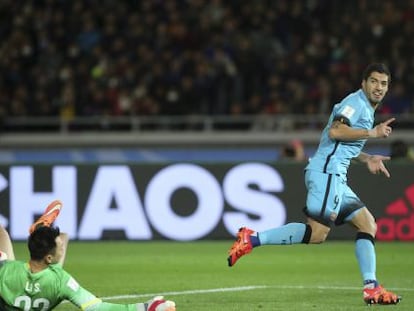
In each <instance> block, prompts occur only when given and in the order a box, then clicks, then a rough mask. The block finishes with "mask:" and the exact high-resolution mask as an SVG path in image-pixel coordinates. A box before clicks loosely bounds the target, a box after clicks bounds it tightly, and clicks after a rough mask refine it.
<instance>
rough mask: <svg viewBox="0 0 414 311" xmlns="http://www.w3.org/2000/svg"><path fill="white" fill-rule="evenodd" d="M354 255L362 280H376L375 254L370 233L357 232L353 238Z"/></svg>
mask: <svg viewBox="0 0 414 311" xmlns="http://www.w3.org/2000/svg"><path fill="white" fill-rule="evenodd" d="M355 255H356V258H357V260H358V265H359V270H360V271H361V275H362V279H363V281H367V280H374V281H375V280H376V279H377V278H376V255H375V245H374V238H373V236H372V235H370V234H368V233H364V232H359V233H358V234H357V237H356V240H355Z"/></svg>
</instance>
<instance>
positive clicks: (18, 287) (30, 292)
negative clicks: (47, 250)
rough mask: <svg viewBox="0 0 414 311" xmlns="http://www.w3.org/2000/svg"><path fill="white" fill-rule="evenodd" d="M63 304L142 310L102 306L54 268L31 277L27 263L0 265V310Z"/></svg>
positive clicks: (130, 308) (100, 310) (42, 310)
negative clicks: (67, 302) (68, 302)
mask: <svg viewBox="0 0 414 311" xmlns="http://www.w3.org/2000/svg"><path fill="white" fill-rule="evenodd" d="M63 300H69V301H70V302H71V303H72V304H74V305H76V306H77V307H78V308H80V309H82V310H87V311H91V310H93V311H137V310H145V307H144V304H123V305H122V304H112V303H105V302H102V301H101V300H100V299H99V298H97V297H96V296H95V295H93V294H92V293H90V292H89V291H87V290H86V289H84V288H82V287H81V286H80V285H79V284H78V282H76V280H75V279H74V278H73V277H72V276H71V275H70V274H69V273H67V272H66V271H65V270H64V269H63V268H62V267H61V266H60V265H57V264H55V265H50V266H49V267H48V268H47V269H45V270H43V271H40V272H37V273H32V272H31V271H30V268H29V264H28V263H25V262H22V261H7V260H6V261H2V262H0V310H6V311H9V310H23V311H31V310H33V311H46V310H52V309H53V308H55V307H56V306H57V305H58V304H59V303H61V302H62V301H63Z"/></svg>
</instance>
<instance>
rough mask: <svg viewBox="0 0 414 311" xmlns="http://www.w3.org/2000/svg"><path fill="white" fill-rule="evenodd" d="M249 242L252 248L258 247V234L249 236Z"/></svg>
mask: <svg viewBox="0 0 414 311" xmlns="http://www.w3.org/2000/svg"><path fill="white" fill-rule="evenodd" d="M250 242H251V243H252V246H253V247H256V246H260V245H261V244H260V239H259V233H255V234H253V235H251V236H250Z"/></svg>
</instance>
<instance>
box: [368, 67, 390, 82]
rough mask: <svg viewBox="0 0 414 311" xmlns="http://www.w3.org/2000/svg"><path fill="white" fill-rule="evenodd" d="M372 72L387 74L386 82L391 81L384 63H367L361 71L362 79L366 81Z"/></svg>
mask: <svg viewBox="0 0 414 311" xmlns="http://www.w3.org/2000/svg"><path fill="white" fill-rule="evenodd" d="M373 72H379V73H384V74H386V75H387V76H388V82H391V72H390V70H389V69H388V67H387V65H385V64H384V63H372V64H369V65H368V66H367V67H366V68H365V70H364V72H363V73H362V79H363V80H364V81H366V80H367V79H368V78H369V76H370V75H371V73H373Z"/></svg>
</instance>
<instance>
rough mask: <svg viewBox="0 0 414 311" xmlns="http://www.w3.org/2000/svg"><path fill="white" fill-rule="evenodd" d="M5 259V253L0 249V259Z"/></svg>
mask: <svg viewBox="0 0 414 311" xmlns="http://www.w3.org/2000/svg"><path fill="white" fill-rule="evenodd" d="M4 260H7V254H6V253H5V252H2V251H0V261H4Z"/></svg>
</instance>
